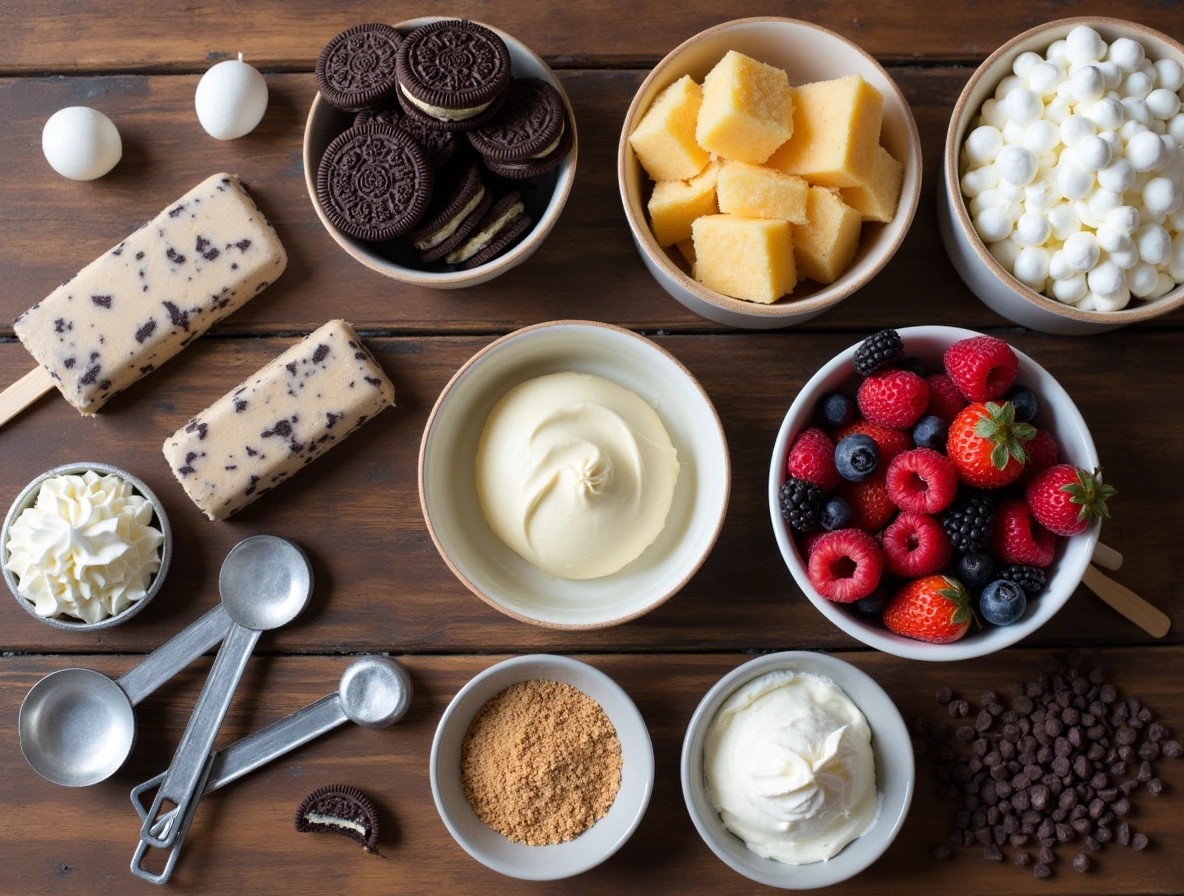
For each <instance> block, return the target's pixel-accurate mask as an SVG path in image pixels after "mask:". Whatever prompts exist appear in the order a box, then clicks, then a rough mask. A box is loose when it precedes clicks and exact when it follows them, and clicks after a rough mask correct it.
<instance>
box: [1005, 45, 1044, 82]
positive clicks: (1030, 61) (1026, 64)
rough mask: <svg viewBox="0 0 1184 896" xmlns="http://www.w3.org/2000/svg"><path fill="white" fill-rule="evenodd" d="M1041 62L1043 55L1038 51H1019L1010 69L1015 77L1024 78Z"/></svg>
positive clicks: (1041, 63)
mask: <svg viewBox="0 0 1184 896" xmlns="http://www.w3.org/2000/svg"><path fill="white" fill-rule="evenodd" d="M1043 64H1044V57H1043V56H1041V55H1040V54H1039V53H1033V52H1031V51H1028V52H1027V53H1020V55H1019V56H1017V57H1016V58H1015V62H1013V63H1012V64H1011V70H1012V72H1013V73H1015V76H1016V77H1017V78H1025V79H1026V78H1027V77H1028V76H1029V75H1030V74H1031V72H1032V69H1034V68H1035V67H1036V66H1038V65H1043Z"/></svg>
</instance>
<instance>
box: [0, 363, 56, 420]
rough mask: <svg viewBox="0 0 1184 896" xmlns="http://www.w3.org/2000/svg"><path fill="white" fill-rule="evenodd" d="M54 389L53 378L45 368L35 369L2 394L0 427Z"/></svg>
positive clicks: (0, 394)
mask: <svg viewBox="0 0 1184 896" xmlns="http://www.w3.org/2000/svg"><path fill="white" fill-rule="evenodd" d="M53 387H54V382H53V377H52V376H50V375H49V371H48V370H46V369H45V368H44V367H35V368H34V369H32V370H30V371H29V372H28V373H26V374H25V375H24V376H22V377H21V378H20V379H19V380H17V381H16V382H15V383H13V384H12V385H11V386H9V387H8V388H7V389H5V390H4V391H3V392H0V426H3V425H4V424H5V423H7V422H8V421H9V420H11V419H12V418H13V417H15V416H16V415H17V414H19V413H20V412H21V411H23V410H24V409H25V408H27V407H28V406H29V405H31V404H32V403H33V402H35V401H36V400H37V399H38V398H40V397H41V396H42V395H44V394H45V393H46V392H48V391H49V390H50V389H52V388H53Z"/></svg>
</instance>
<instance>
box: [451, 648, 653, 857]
mask: <svg viewBox="0 0 1184 896" xmlns="http://www.w3.org/2000/svg"><path fill="white" fill-rule="evenodd" d="M430 777H431V784H432V796H433V798H434V799H435V801H436V809H437V810H438V811H439V813H440V818H441V819H442V820H443V821H444V825H445V826H446V827H447V828H448V831H449V833H450V834H452V837H453V839H454V840H456V842H457V843H458V844H459V845H460V846H461V848H462V849H464V850H465V852H467V853H468V854H469V855H471V856H472V857H473V858H475V859H476V860H477V861H479V862H481V863H482V864H483V865H485V866H487V867H489V868H492V869H493V870H494V871H497V872H499V873H500V874H504V875H506V876H507V877H515V878H519V879H521V880H558V879H560V878H565V877H572V876H573V875H576V874H580V873H582V872H584V871H587V870H588V869H590V868H594V867H595V866H597V865H599V864H600V863H601V862H603V861H604V860H605V859H607V858H608V857H609V856H611V855H612V854H613V853H615V852H616V851H617V850H618V849H620V848H621V847H622V846H623V845H624V844H625V842H626V841H627V840H628V839H629V837H630V836H632V834H633V832H634V831H635V830H636V829H637V826H638V824H640V823H641V819H642V816H644V815H645V810H646V807H647V806H648V805H649V800H650V793H651V792H652V790H653V786H654V750H653V746H652V744H651V743H650V736H649V731H648V730H647V729H646V725H645V721H644V720H643V719H642V717H641V713H639V712H638V711H637V707H636V706H635V705H634V704H633V701H632V700H630V699H629V695H628V694H626V693H625V691H624V690H622V688H621V687H620V685H618V684H617V683H616V682H615V681H613V680H612V679H611V678H609V677H608V676H607V675H605V674H604V673H603V672H601V671H600V670H598V669H596V668H594V667H592V666H589V665H588V664H587V663H582V662H580V661H579V660H573V659H571V658H570V657H564V656H553V655H550V654H535V655H531V656H521V657H514V658H512V659H508V660H504V661H503V662H500V663H497V664H496V665H493V666H490V667H489V668H488V669H486V670H485V671H484V672H481V673H480V674H479V675H477V676H476V677H475V678H473V680H472V681H470V682H469V683H468V684H466V685H465V686H464V687H463V688H461V690H460V691H459V692H458V693H457V695H456V696H455V697H454V698H453V700H452V702H451V703H450V704H449V706H448V708H447V709H446V710H445V711H444V716H443V717H442V718H441V719H440V724H439V726H438V727H437V728H436V737H435V740H434V741H433V743H432V756H431V769H430Z"/></svg>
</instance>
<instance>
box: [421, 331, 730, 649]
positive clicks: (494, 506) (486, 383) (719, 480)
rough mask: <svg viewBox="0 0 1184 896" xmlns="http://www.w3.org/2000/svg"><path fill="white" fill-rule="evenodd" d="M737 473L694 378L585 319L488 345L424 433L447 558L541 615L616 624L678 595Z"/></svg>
mask: <svg viewBox="0 0 1184 896" xmlns="http://www.w3.org/2000/svg"><path fill="white" fill-rule="evenodd" d="M528 454H529V455H530V457H529V458H528V457H527V455H528ZM730 484H731V473H730V464H729V459H728V447H727V440H726V439H725V437H724V432H723V427H722V425H721V424H720V421H719V417H718V415H717V414H716V412H715V408H714V407H713V406H712V404H711V400H710V399H709V398H708V396H707V393H706V392H705V391H704V390H703V387H702V386H701V385H699V383H698V382H697V381H696V380H695V378H694V376H692V375H691V373H690V372H689V371H688V370H687V369H686V368H685V367H684V366H683V365H682V364H681V363H679V361H678V360H677V359H676V358H675V357H674V356H673V355H671V354H670V353H669V352H667V351H666V350H665V349H663V348H661V347H659V346H658V345H656V344H655V343H653V342H651V341H650V340H648V339H645V338H644V337H642V336H638V335H637V334H635V333H632V332H630V331H628V330H624V329H621V328H619V327H614V326H611V325H609V324H603V323H595V322H589V321H553V322H551V323H544V324H538V325H536V326H532V327H527V328H525V329H522V330H518V331H516V332H514V333H511V334H509V335H508V336H504V337H502V338H501V339H498V340H496V341H494V342H492V343H491V344H490V345H488V346H486V347H485V348H484V349H482V350H481V351H480V352H478V353H477V354H476V355H474V356H473V358H471V359H470V360H469V361H468V363H466V364H465V365H464V366H463V367H462V368H461V369H460V370H459V371H457V373H456V375H455V376H453V378H452V380H451V381H450V382H449V383H448V385H447V386H445V388H444V390H443V392H442V393H441V394H440V397H439V399H438V400H437V401H436V405H435V407H434V408H433V410H432V413H431V416H430V417H429V418H428V424H427V427H426V429H425V431H424V436H423V442H422V444H421V446H420V456H419V494H420V504H421V506H422V509H423V514H424V519H425V520H426V522H427V526H428V531H429V532H430V533H431V536H432V540H433V542H434V543H435V545H436V548H437V550H438V551H439V552H440V556H441V557H442V558H443V559H444V562H445V563H446V564H447V565H448V567H449V569H451V570H452V572H453V573H454V574H455V575H456V577H457V578H458V579H459V580H460V581H461V582H462V583H463V584H464V585H465V586H466V587H467V588H468V589H469V590H470V591H472V592H473V593H474V594H476V595H477V596H478V597H480V598H481V599H482V600H484V601H485V602H486V603H488V604H490V605H492V606H494V607H496V608H497V609H498V610H501V611H502V612H503V613H506V614H507V615H509V616H512V617H514V618H516V619H519V620H522V621H524V622H530V623H533V624H535V625H542V626H547V627H550V628H562V629H591V628H604V627H607V626H610V625H617V624H619V623H622V622H627V621H629V620H630V619H635V618H637V617H638V616H641V615H642V614H644V613H647V612H649V611H650V610H652V609H653V608H654V607H656V606H658V605H659V604H661V603H663V602H664V601H666V600H667V599H669V598H670V597H672V596H673V595H674V594H676V593H677V592H678V591H679V590H680V589H681V588H682V587H683V586H684V585H686V583H687V582H689V581H690V580H691V578H692V576H694V574H695V572H696V571H698V569H699V567H700V566H701V565H702V563H703V561H704V560H705V559H706V558H707V555H708V554H709V553H710V552H711V549H712V547H713V546H714V545H715V541H716V538H717V536H718V535H719V531H720V528H721V527H722V525H723V520H724V515H725V513H726V511H727V505H728V495H729V490H730Z"/></svg>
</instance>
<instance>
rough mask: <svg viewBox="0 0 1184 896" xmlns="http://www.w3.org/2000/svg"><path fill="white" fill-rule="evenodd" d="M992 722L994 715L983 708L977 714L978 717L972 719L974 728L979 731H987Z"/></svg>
mask: <svg viewBox="0 0 1184 896" xmlns="http://www.w3.org/2000/svg"><path fill="white" fill-rule="evenodd" d="M994 722H995V717H994V716H992V715H991V714H990V713H989V712H987V711H986V710H985V709H984V710H982V711H981V712H980V713H979V714H978V718H976V719H975V720H974V729H975V730H976V731H978V732H980V733H981V732H984V731H988V730H990V727H991V725H993V724H994Z"/></svg>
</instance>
